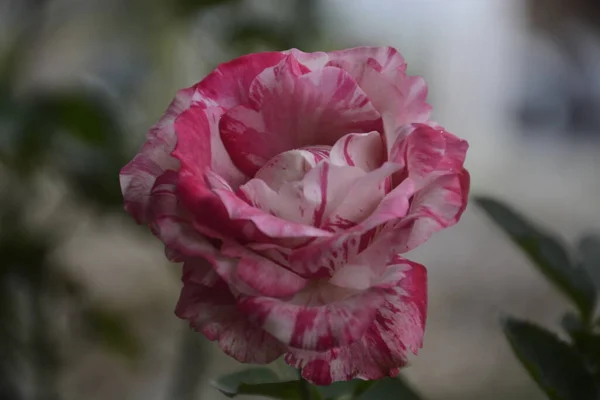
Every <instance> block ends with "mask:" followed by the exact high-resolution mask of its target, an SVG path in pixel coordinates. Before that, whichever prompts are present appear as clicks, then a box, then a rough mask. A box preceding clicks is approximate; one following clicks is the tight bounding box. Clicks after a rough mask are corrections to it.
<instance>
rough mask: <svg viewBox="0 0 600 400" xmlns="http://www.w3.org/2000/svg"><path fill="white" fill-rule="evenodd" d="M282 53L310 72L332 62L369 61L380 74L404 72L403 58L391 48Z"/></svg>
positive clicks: (292, 50) (365, 47)
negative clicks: (375, 66)
mask: <svg viewBox="0 0 600 400" xmlns="http://www.w3.org/2000/svg"><path fill="white" fill-rule="evenodd" d="M284 53H287V54H291V55H293V56H294V58H296V59H297V60H298V61H299V62H300V63H302V64H303V65H305V66H307V67H308V68H310V69H311V70H315V69H321V68H323V67H325V66H326V65H327V63H329V62H332V61H333V62H335V61H347V62H348V64H349V65H362V64H365V63H367V62H368V61H369V60H373V61H375V62H376V63H377V64H378V66H379V67H380V72H382V73H387V74H395V73H397V72H404V71H406V62H405V61H404V58H403V57H402V55H401V54H400V53H399V52H398V51H397V50H396V49H394V48H392V47H370V46H364V47H355V48H351V49H345V50H337V51H332V52H328V53H324V52H314V53H305V52H303V51H300V50H298V49H291V50H288V51H286V52H284Z"/></svg>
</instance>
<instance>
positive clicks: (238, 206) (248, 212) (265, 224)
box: [212, 187, 331, 241]
mask: <svg viewBox="0 0 600 400" xmlns="http://www.w3.org/2000/svg"><path fill="white" fill-rule="evenodd" d="M212 191H213V193H215V194H216V195H217V197H218V198H219V200H220V201H221V203H222V204H223V206H224V207H225V209H226V210H227V214H228V217H229V219H231V220H233V221H244V222H249V224H248V223H246V224H244V225H243V227H242V229H243V230H244V231H243V232H242V234H243V235H244V236H246V237H256V231H258V232H260V233H262V234H263V235H266V237H268V238H272V239H298V238H300V239H310V238H314V237H327V236H331V233H330V232H327V231H324V230H322V229H319V228H317V227H314V226H309V225H305V224H300V223H296V222H291V221H286V220H283V219H281V218H279V217H276V216H274V215H271V214H268V213H266V212H264V211H262V210H260V209H258V208H256V207H253V206H252V205H250V204H248V203H246V202H245V201H244V200H242V199H241V198H240V197H238V196H237V195H236V194H235V193H234V192H233V191H232V190H231V189H225V188H214V187H213V189H212ZM258 241H261V240H258Z"/></svg>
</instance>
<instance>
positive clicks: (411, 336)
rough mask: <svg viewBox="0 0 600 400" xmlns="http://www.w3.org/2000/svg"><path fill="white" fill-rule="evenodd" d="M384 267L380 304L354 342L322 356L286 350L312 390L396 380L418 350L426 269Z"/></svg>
mask: <svg viewBox="0 0 600 400" xmlns="http://www.w3.org/2000/svg"><path fill="white" fill-rule="evenodd" d="M388 268H389V270H388V272H387V273H386V277H385V282H386V283H385V285H387V286H386V289H385V291H384V293H385V294H384V295H383V297H384V303H383V305H382V306H381V307H380V308H379V309H378V312H377V314H376V316H375V320H374V322H373V324H372V325H371V326H370V327H369V329H367V331H366V332H365V334H364V335H363V336H362V338H361V339H360V340H359V341H356V342H354V343H353V344H351V345H350V346H344V347H338V348H333V349H330V350H328V351H325V352H315V351H302V350H295V349H291V350H290V351H289V352H288V353H287V354H286V357H285V360H286V362H287V363H288V364H290V365H291V366H293V367H295V368H300V369H301V370H302V376H303V377H304V378H305V379H307V380H308V381H310V382H312V383H314V384H317V385H329V384H331V383H333V382H336V381H345V380H350V379H354V378H359V379H366V380H376V379H381V378H384V377H386V376H395V375H396V374H397V373H398V368H400V367H403V366H404V365H405V364H406V362H407V359H408V354H409V353H410V352H413V353H415V354H416V352H417V351H418V349H419V348H420V347H421V346H422V340H423V333H424V329H425V319H426V314H427V310H426V308H427V282H426V271H425V268H424V267H423V266H422V265H419V264H416V263H413V262H411V261H408V260H403V259H400V258H395V259H394V260H393V261H392V262H391V264H390V266H389V267H388ZM382 285H383V283H382Z"/></svg>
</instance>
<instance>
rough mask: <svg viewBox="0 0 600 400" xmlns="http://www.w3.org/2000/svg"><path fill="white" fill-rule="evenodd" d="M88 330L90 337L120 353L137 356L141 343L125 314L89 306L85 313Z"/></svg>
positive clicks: (84, 317)
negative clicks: (132, 330) (130, 327)
mask: <svg viewBox="0 0 600 400" xmlns="http://www.w3.org/2000/svg"><path fill="white" fill-rule="evenodd" d="M83 321H84V324H85V327H86V332H87V334H88V336H89V337H90V339H92V340H94V341H96V342H97V343H98V344H100V345H102V346H104V347H105V348H106V349H108V350H111V351H113V352H115V353H118V354H120V355H123V356H126V357H128V358H132V359H133V358H135V357H137V356H138V355H139V354H140V352H141V348H140V344H139V341H138V339H137V337H136V336H135V335H134V334H133V333H132V332H131V330H130V329H129V326H128V324H127V319H126V318H125V317H124V316H121V315H119V314H118V313H116V312H114V311H110V310H105V309H102V308H97V307H93V308H89V309H87V310H85V312H84V314H83Z"/></svg>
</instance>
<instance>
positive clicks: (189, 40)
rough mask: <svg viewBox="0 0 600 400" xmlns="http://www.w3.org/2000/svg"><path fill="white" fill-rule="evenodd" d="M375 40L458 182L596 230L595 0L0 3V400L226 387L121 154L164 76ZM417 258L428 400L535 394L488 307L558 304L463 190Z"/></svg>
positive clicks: (545, 218) (176, 79)
mask: <svg viewBox="0 0 600 400" xmlns="http://www.w3.org/2000/svg"><path fill="white" fill-rule="evenodd" d="M357 45H392V46H395V47H397V48H398V49H399V50H400V51H401V52H402V53H403V55H404V56H405V57H406V59H407V61H408V63H409V71H410V72H411V73H412V74H419V75H422V76H424V77H425V78H426V80H427V82H428V83H429V86H430V102H431V103H432V104H433V106H434V110H435V112H434V119H435V120H436V121H438V122H439V123H441V124H442V125H444V126H445V127H446V128H447V129H448V130H450V131H451V132H454V133H455V134H457V135H458V136H461V137H464V138H466V139H467V140H469V142H470V144H471V150H470V153H469V157H468V162H467V166H468V168H469V169H470V171H471V174H472V178H473V190H472V192H473V193H477V194H488V195H493V196H496V197H498V198H500V199H502V200H505V201H508V202H510V203H511V204H513V205H514V206H515V207H517V208H518V209H520V210H522V211H523V212H525V213H526V214H528V215H529V216H531V217H533V218H534V219H535V220H537V221H538V222H540V223H542V224H544V225H545V226H547V227H549V228H552V229H554V230H555V231H557V232H559V233H560V234H561V235H562V236H563V237H564V238H565V239H566V240H568V241H571V242H572V241H574V240H576V239H577V238H578V237H580V236H581V235H583V234H584V233H587V232H590V231H593V230H596V229H597V228H600V204H599V203H598V199H599V198H600V179H598V178H596V177H595V176H594V174H595V172H596V171H600V159H599V157H598V150H599V149H600V146H599V143H598V142H599V139H600V112H598V110H600V5H598V2H597V1H595V0H452V1H448V0H377V1H374V0H253V1H252V0H0V400H4V399H7V400H13V399H15V400H21V399H23V400H29V399H35V400H42V399H43V400H46V399H48V400H71V399H73V400H75V399H81V398H85V399H87V400H95V399H98V400H100V399H144V400H155V399H156V400H162V399H165V400H166V399H169V400H180V399H181V400H184V399H185V400H192V399H203V400H204V399H207V400H212V399H220V398H223V397H222V396H221V395H220V394H219V393H217V391H216V390H214V389H213V388H211V387H209V386H208V384H207V382H209V381H210V380H211V379H212V378H215V377H216V376H218V375H220V374H222V373H223V372H227V371H232V370H235V369H236V368H238V367H239V365H237V364H236V363H235V362H234V361H233V360H231V359H229V358H227V357H226V356H224V355H223V354H221V353H220V352H219V351H218V350H217V349H216V346H213V344H211V343H207V342H206V341H204V340H202V338H200V337H199V335H194V334H191V333H190V332H189V329H187V326H186V324H185V323H184V322H183V321H180V320H179V319H177V318H176V317H175V316H174V314H173V309H174V306H175V302H176V300H177V298H178V293H179V289H180V282H179V278H180V270H179V267H178V266H177V265H172V264H168V263H167V262H166V261H165V259H164V255H163V248H162V245H161V244H160V243H159V242H158V240H155V239H154V238H153V237H152V236H151V234H150V233H149V232H148V231H147V230H146V229H145V228H143V227H138V226H135V224H134V223H133V220H132V219H131V218H129V217H128V216H127V215H125V213H124V211H123V210H122V201H121V194H120V190H119V187H118V172H119V169H120V168H121V167H122V166H123V165H124V164H125V163H126V162H127V161H128V160H129V159H130V158H131V157H132V156H133V155H134V154H135V152H136V151H137V148H138V147H139V146H140V145H141V143H142V142H143V140H144V135H145V133H146V130H147V129H148V128H149V127H150V126H151V125H153V124H154V123H155V122H156V121H157V120H158V118H159V117H160V115H161V114H162V112H163V111H164V110H165V109H166V107H167V105H168V104H169V102H170V101H171V99H172V98H173V96H174V94H175V92H176V90H177V89H179V88H183V87H187V86H190V85H192V84H193V83H195V82H197V81H199V80H201V79H202V78H203V77H204V76H205V75H206V74H207V73H208V72H210V70H211V69H213V68H214V67H215V66H217V65H218V64H219V63H220V62H223V61H226V60H229V59H231V58H233V57H236V56H238V55H241V54H243V53H248V52H254V51H262V50H268V49H274V50H283V49H287V48H291V47H297V48H300V49H302V50H305V51H313V50H333V49H337V48H344V47H352V46H357ZM409 257H412V258H414V259H415V260H417V261H419V262H422V263H424V264H425V265H427V266H428V268H429V271H430V272H429V279H430V311H429V320H428V331H427V334H426V340H425V347H424V349H423V351H422V353H421V354H420V355H419V357H416V358H415V359H414V361H413V362H412V364H411V366H410V367H409V368H407V369H406V370H405V375H406V376H407V378H408V379H409V380H410V382H411V383H412V384H413V386H414V387H416V388H417V390H419V391H420V392H421V393H422V394H423V396H424V397H425V398H427V399H431V400H436V399H440V400H442V399H443V400H452V399H480V398H485V399H506V398H511V399H513V400H518V399H533V400H535V399H542V398H543V396H542V394H541V392H539V390H538V389H537V388H536V387H535V386H534V384H533V383H532V382H531V381H530V379H529V378H528V377H527V375H526V373H525V371H524V370H523V369H522V367H521V366H520V365H518V363H517V361H516V360H515V359H514V356H513V355H512V353H511V352H510V350H509V347H508V345H507V344H506V341H505V339H504V337H503V336H502V333H501V330H500V327H499V323H498V318H499V316H500V315H502V314H503V313H510V314H514V315H517V316H519V317H523V318H529V319H532V320H534V321H536V322H539V323H542V324H544V325H546V326H551V327H552V326H555V325H557V321H558V319H559V317H560V315H561V314H562V313H563V312H564V311H565V308H566V305H565V304H566V303H565V302H564V301H562V299H560V298H559V296H558V295H557V294H556V293H555V291H554V290H553V289H552V288H551V287H550V285H549V284H548V283H546V282H545V281H544V280H543V279H541V277H540V276H538V274H537V272H535V271H534V270H533V268H531V266H530V265H529V264H528V262H527V260H526V259H525V258H524V256H523V255H522V254H521V253H520V252H518V251H517V250H516V249H515V248H514V247H513V246H512V245H511V244H510V243H509V242H508V240H507V239H505V237H504V236H503V235H502V234H501V233H500V232H499V231H498V230H497V229H496V228H495V227H494V226H492V225H491V224H490V223H489V222H488V220H486V219H485V218H484V216H483V214H482V213H481V212H480V211H479V210H477V209H476V207H475V206H472V207H470V208H469V209H468V210H467V212H466V213H465V215H464V218H463V220H462V221H461V223H460V224H459V225H458V226H456V227H455V228H453V229H451V230H448V231H447V232H443V233H440V234H438V235H436V236H434V238H433V239H432V240H431V241H429V242H428V243H427V244H426V245H424V246H422V247H421V248H419V249H418V250H417V251H415V252H413V253H412V254H409Z"/></svg>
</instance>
